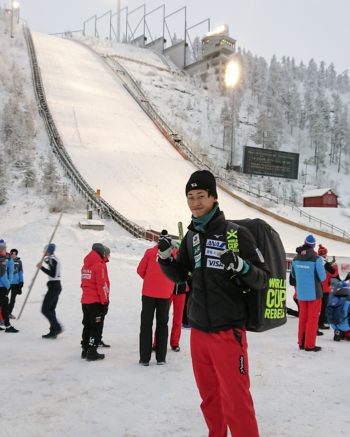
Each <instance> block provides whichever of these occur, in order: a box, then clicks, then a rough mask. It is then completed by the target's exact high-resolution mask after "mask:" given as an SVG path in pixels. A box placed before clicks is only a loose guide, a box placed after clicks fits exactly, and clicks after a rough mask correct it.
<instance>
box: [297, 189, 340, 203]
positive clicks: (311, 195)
mask: <svg viewBox="0 0 350 437" xmlns="http://www.w3.org/2000/svg"><path fill="white" fill-rule="evenodd" d="M303 206H305V207H318V208H319V207H323V208H338V196H337V195H336V194H335V193H334V192H333V191H332V190H331V189H330V188H319V189H317V190H312V191H308V192H307V193H304V194H303Z"/></svg>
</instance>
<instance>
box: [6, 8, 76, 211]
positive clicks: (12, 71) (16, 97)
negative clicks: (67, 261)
mask: <svg viewBox="0 0 350 437" xmlns="http://www.w3.org/2000/svg"><path fill="white" fill-rule="evenodd" d="M1 12H2V11H1V8H0V35H1V37H0V54H1V57H3V59H6V60H7V62H6V63H2V64H1V65H0V90H1V99H0V205H2V204H4V203H6V202H7V200H8V199H9V197H10V195H12V194H13V190H15V189H17V188H20V189H23V190H25V191H28V190H34V191H33V193H40V195H42V194H47V195H49V196H50V199H51V200H50V201H49V202H48V205H49V208H50V209H51V210H52V209H59V208H60V207H63V205H65V206H67V204H68V203H69V195H68V187H67V184H66V183H64V182H63V181H62V180H61V177H60V175H59V171H58V167H57V163H56V160H55V159H54V157H53V153H52V151H51V150H50V149H49V144H46V147H44V148H43V149H42V150H41V151H40V152H39V151H38V145H39V142H40V138H39V135H38V127H37V124H38V122H40V121H39V120H40V119H39V112H38V109H37V106H36V103H35V98H34V95H33V94H32V93H31V92H30V90H31V87H32V85H31V78H30V70H27V71H26V70H25V69H24V67H23V61H21V59H27V48H26V45H25V42H24V38H23V34H22V32H18V33H16V37H15V38H13V39H10V38H9V34H8V32H7V31H6V28H7V25H8V23H7V22H6V20H4V19H3V17H2V13H1ZM44 141H47V142H48V139H47V138H46V139H45V140H44Z"/></svg>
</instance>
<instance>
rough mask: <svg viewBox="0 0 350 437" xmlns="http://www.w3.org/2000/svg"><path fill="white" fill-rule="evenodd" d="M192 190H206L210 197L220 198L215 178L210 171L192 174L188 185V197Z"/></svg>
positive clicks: (199, 171)
mask: <svg viewBox="0 0 350 437" xmlns="http://www.w3.org/2000/svg"><path fill="white" fill-rule="evenodd" d="M191 190H206V191H208V194H209V196H210V195H211V196H214V197H215V198H217V197H218V193H217V192H216V180H215V177H214V175H213V174H212V173H210V171H208V170H198V171H195V172H194V173H192V174H191V176H190V178H189V180H188V182H187V184H186V196H187V194H188V193H189V191H191Z"/></svg>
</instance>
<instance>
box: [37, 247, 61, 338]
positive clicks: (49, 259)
mask: <svg viewBox="0 0 350 437" xmlns="http://www.w3.org/2000/svg"><path fill="white" fill-rule="evenodd" d="M55 250H56V244H54V243H50V244H48V245H47V246H45V248H44V256H45V258H44V263H45V264H47V267H44V266H43V265H42V263H41V262H39V263H38V264H37V265H36V267H37V268H38V269H40V270H41V271H42V272H44V273H46V274H47V276H48V280H47V292H46V294H45V297H44V300H43V304H42V307H41V312H42V314H43V315H44V316H45V317H46V318H47V320H48V321H49V323H50V330H49V332H48V333H47V334H44V335H42V336H41V337H42V338H45V339H55V338H57V336H58V335H59V334H61V332H62V326H61V324H60V323H59V322H58V320H57V317H56V307H57V303H58V298H59V296H60V293H61V291H62V285H61V262H60V260H59V259H58V258H57V256H56V255H55Z"/></svg>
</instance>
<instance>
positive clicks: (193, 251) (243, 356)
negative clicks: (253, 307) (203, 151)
mask: <svg viewBox="0 0 350 437" xmlns="http://www.w3.org/2000/svg"><path fill="white" fill-rule="evenodd" d="M186 196H187V204H188V206H189V208H190V210H191V212H192V221H191V224H190V225H189V227H188V229H189V231H188V232H187V234H186V236H185V238H184V239H183V241H182V243H181V246H180V249H179V254H178V256H177V258H176V259H174V258H173V257H172V244H171V239H170V238H169V236H161V238H160V240H159V245H158V247H159V264H160V266H161V268H162V270H163V272H164V273H165V274H166V275H167V276H168V277H169V279H171V280H173V281H174V282H183V281H185V280H186V278H187V276H188V272H191V274H192V295H191V297H190V299H189V302H188V320H189V323H190V325H191V327H192V330H191V355H192V365H193V370H194V375H195V379H196V383H197V386H198V389H199V393H200V396H201V398H202V404H201V408H202V412H203V414H204V417H205V420H206V423H207V425H208V428H209V436H220V437H221V436H226V435H227V427H228V428H229V429H230V431H231V434H232V435H234V436H235V437H258V435H259V433H258V426H257V423H256V418H255V412H254V406H253V400H252V397H251V394H250V390H249V385H250V383H249V374H248V357H247V340H246V332H245V322H246V319H247V313H246V308H245V304H244V300H243V294H242V292H243V291H244V290H248V289H250V288H253V289H259V288H263V287H264V286H265V285H266V282H267V269H266V265H265V263H264V259H263V257H262V255H261V253H260V251H259V250H258V249H257V247H256V243H255V241H254V238H253V237H252V235H251V234H250V232H249V231H248V230H247V229H245V228H243V227H238V228H237V229H236V230H231V229H230V232H228V226H227V222H226V220H225V216H224V214H223V212H222V211H220V209H219V204H218V202H217V197H218V196H217V192H216V181H215V178H214V176H213V175H212V174H211V173H210V172H209V171H206V170H202V171H196V172H194V173H193V174H192V175H191V177H190V179H189V181H188V182H187V184H186ZM229 233H230V235H229ZM226 246H228V247H226Z"/></svg>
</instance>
